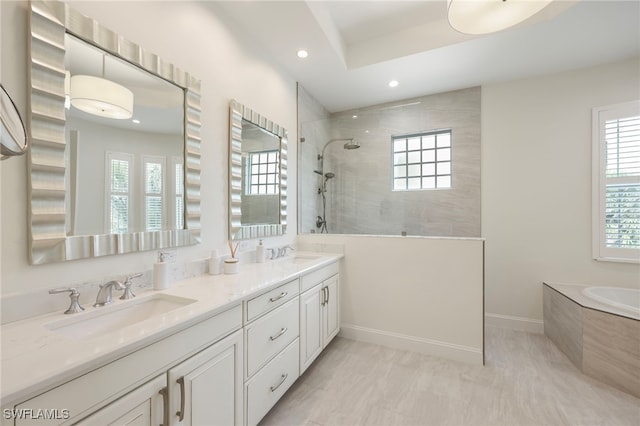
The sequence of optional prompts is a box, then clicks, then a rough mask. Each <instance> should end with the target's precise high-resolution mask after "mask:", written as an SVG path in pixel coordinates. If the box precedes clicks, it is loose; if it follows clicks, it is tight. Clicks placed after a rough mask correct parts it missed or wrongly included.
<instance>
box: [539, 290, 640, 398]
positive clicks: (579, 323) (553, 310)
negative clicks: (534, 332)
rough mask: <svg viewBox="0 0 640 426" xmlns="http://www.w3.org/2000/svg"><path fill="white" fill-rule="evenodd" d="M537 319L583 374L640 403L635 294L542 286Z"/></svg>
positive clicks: (639, 303) (639, 294) (638, 298)
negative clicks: (632, 397)
mask: <svg viewBox="0 0 640 426" xmlns="http://www.w3.org/2000/svg"><path fill="white" fill-rule="evenodd" d="M543 319H544V334H545V335H546V336H547V337H548V338H549V339H550V340H551V341H552V342H553V343H554V344H555V346H556V347H558V349H560V350H561V351H562V352H564V354H565V355H566V356H567V357H568V358H569V359H570V360H571V362H572V363H573V364H574V365H575V366H576V367H578V369H580V370H581V371H582V372H583V373H584V374H586V375H588V376H591V377H592V378H594V379H596V380H599V381H601V382H604V383H606V384H608V385H610V386H613V387H615V388H618V389H620V390H622V391H624V392H627V393H629V394H631V395H633V396H635V397H636V398H640V289H633V288H617V287H602V286H600V287H598V286H581V285H575V284H559V283H548V282H545V283H544V284H543Z"/></svg>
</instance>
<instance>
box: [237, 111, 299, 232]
mask: <svg viewBox="0 0 640 426" xmlns="http://www.w3.org/2000/svg"><path fill="white" fill-rule="evenodd" d="M229 145H230V150H229V171H230V179H229V180H230V203H229V208H230V211H229V238H231V239H232V240H241V239H249V238H262V237H269V236H276V235H283V234H284V233H285V232H286V215H287V213H286V212H287V166H286V165H287V131H286V130H285V129H284V128H282V127H280V126H279V125H277V124H275V123H273V122H272V121H270V120H268V119H266V118H265V117H264V116H262V115H260V114H258V113H256V112H255V111H253V110H251V109H250V108H247V107H245V106H243V105H242V104H240V103H239V102H236V101H232V102H231V107H230V135H229Z"/></svg>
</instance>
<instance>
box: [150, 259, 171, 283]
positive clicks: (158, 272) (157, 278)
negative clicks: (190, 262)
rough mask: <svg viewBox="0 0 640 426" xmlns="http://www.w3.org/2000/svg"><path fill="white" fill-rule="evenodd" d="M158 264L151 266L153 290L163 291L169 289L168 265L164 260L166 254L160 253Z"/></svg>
mask: <svg viewBox="0 0 640 426" xmlns="http://www.w3.org/2000/svg"><path fill="white" fill-rule="evenodd" d="M158 259H159V262H156V263H154V264H153V289H154V290H165V289H167V288H169V263H167V262H166V261H165V260H166V253H164V252H160V253H159V255H158Z"/></svg>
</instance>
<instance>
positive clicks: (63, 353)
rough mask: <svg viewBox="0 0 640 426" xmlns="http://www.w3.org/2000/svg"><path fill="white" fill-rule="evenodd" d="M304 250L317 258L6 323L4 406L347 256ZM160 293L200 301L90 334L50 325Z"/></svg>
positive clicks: (0, 399)
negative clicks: (68, 334)
mask: <svg viewBox="0 0 640 426" xmlns="http://www.w3.org/2000/svg"><path fill="white" fill-rule="evenodd" d="M305 255H309V256H310V257H311V256H313V257H314V258H312V259H305V261H303V262H300V263H296V262H293V261H292V259H293V257H294V256H291V257H290V258H284V259H278V260H269V261H266V262H265V263H252V264H241V265H240V273H239V274H236V275H201V276H198V277H193V278H188V279H185V280H183V281H179V282H175V283H173V284H172V285H171V287H169V289H167V290H163V291H153V290H150V291H146V292H144V293H140V294H138V295H137V296H138V297H137V298H136V299H132V300H125V301H121V300H118V299H117V298H116V297H114V304H113V305H111V306H109V307H105V308H94V307H91V306H84V308H85V311H84V312H82V313H79V314H73V315H64V314H63V313H62V311H63V310H61V311H60V312H55V313H51V314H46V315H40V316H37V317H33V318H29V319H26V320H22V321H17V322H13V323H9V324H5V325H2V326H0V334H1V338H2V347H1V348H2V364H1V367H2V368H1V370H0V372H1V374H2V376H1V377H2V378H1V386H0V406H5V404H7V403H15V402H20V401H21V400H24V399H25V398H27V397H31V396H33V395H35V393H36V392H38V391H42V390H47V389H50V388H52V387H54V386H57V385H60V384H62V383H64V382H66V381H68V380H70V379H72V378H74V377H76V376H79V375H81V374H84V373H87V372H89V371H91V370H93V369H95V368H97V367H99V366H101V365H104V364H106V363H108V362H111V361H113V360H116V359H118V358H120V357H122V356H124V355H127V354H129V353H132V352H134V351H136V350H138V349H140V348H142V347H145V346H148V345H150V344H151V343H153V342H156V341H158V340H161V339H163V338H165V337H167V336H170V335H172V334H174V333H176V332H178V331H180V330H183V329H185V328H188V327H189V326H191V325H193V324H195V323H198V322H200V321H203V320H205V319H207V318H209V317H211V316H213V315H215V314H217V313H219V312H223V311H226V310H227V309H230V308H232V307H235V306H237V305H239V304H241V303H242V302H243V301H244V300H249V299H251V298H253V297H255V296H257V295H258V294H261V293H264V292H266V291H269V290H270V289H272V288H274V287H276V286H278V285H279V284H282V283H284V282H286V281H289V280H291V279H294V278H297V277H299V276H301V275H304V274H306V273H308V272H311V271H313V270H315V269H318V268H321V267H323V266H326V265H328V264H331V263H333V262H335V261H337V260H339V259H340V258H342V257H343V255H341V254H328V253H304V252H298V253H296V255H295V256H305ZM159 293H163V294H166V295H172V296H178V297H184V298H189V299H194V300H196V302H194V303H191V304H189V305H186V306H183V307H179V308H177V309H174V310H172V311H170V312H167V313H164V314H162V315H159V316H154V317H153V318H151V319H148V320H144V321H140V322H136V323H135V324H132V325H131V326H127V327H122V328H118V329H115V330H113V331H111V332H108V333H106V334H102V335H99V336H95V337H92V338H89V339H86V340H78V339H73V338H70V337H66V336H64V335H61V334H59V333H57V332H55V331H52V330H49V329H48V328H46V325H47V324H49V323H52V322H56V321H60V320H64V319H67V318H70V317H73V318H77V319H80V318H82V316H87V315H88V317H87V318H89V317H91V316H94V315H95V314H96V311H97V310H100V309H109V308H111V307H115V306H117V305H120V304H126V303H134V302H136V301H138V302H139V301H140V300H141V299H142V298H146V297H149V296H153V295H154V294H159Z"/></svg>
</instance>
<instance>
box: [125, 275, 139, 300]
mask: <svg viewBox="0 0 640 426" xmlns="http://www.w3.org/2000/svg"><path fill="white" fill-rule="evenodd" d="M141 276H142V273H139V274H135V275H130V276H128V277H127V279H126V280H124V283H123V284H122V285H124V293H122V296H120V300H127V299H133V298H134V297H136V295H135V294H133V291H131V284H133V283H132V282H131V280H132V279H134V278H138V277H141Z"/></svg>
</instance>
